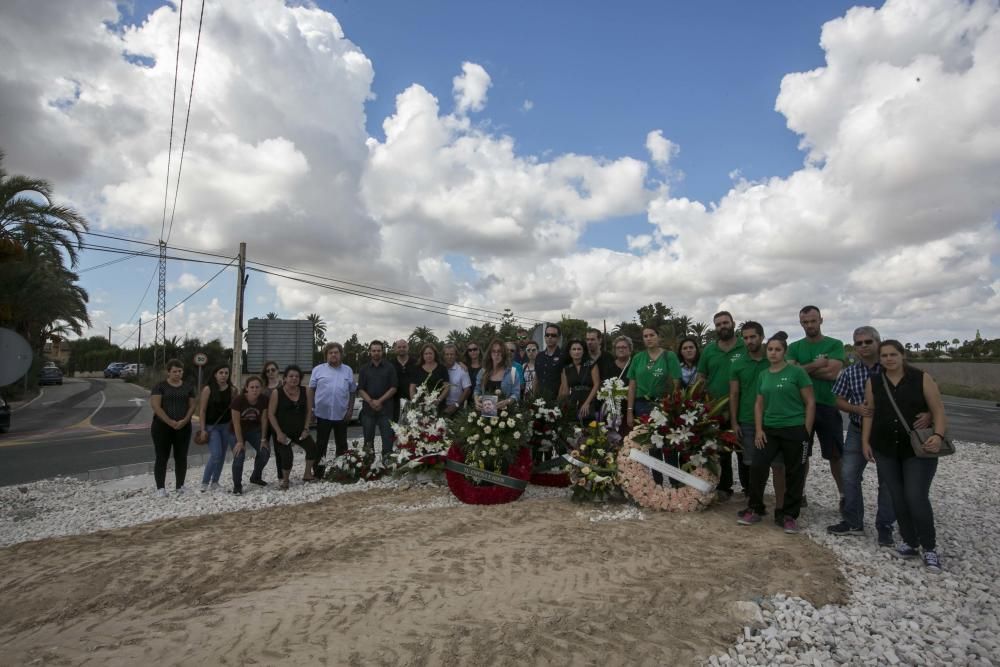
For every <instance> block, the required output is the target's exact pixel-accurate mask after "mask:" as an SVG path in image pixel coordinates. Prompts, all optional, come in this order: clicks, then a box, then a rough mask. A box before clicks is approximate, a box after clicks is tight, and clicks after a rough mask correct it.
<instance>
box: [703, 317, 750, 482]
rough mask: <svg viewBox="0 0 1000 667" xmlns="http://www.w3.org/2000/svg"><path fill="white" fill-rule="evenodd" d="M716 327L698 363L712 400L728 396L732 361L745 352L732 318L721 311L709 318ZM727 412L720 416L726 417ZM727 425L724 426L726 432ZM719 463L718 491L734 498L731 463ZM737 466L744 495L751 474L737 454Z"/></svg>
mask: <svg viewBox="0 0 1000 667" xmlns="http://www.w3.org/2000/svg"><path fill="white" fill-rule="evenodd" d="M712 322H713V323H714V324H715V340H714V341H713V342H711V343H709V344H708V345H706V346H705V349H704V350H702V351H701V359H699V360H698V378H699V379H700V380H702V381H703V382H704V383H705V390H706V391H707V392H708V395H709V396H711V397H712V398H713V399H717V398H725V397H727V396H729V369H730V366H731V365H732V363H733V361H735V360H736V359H741V358H743V357H745V356H746V353H747V348H746V346H745V345H744V344H743V339H742V338H740V337H738V336H736V324H735V323H734V322H733V316H732V315H730V314H729V312H727V311H725V310H723V311H721V312H718V313H716V314H715V316H714V317H712ZM728 414H729V412H728V411H726V412H724V413H723V415H724V416H725V415H728ZM729 426H730V425H724V428H729ZM719 463H720V468H721V470H720V472H721V477H720V479H719V488H718V491H720V492H722V493H724V494H727V495H730V496H731V495H732V494H733V460H732V457H731V456H723V457H722V458H721V460H720V461H719ZM736 463H737V466H738V469H739V475H740V485H741V486H742V487H743V492H744V493H746V491H747V490H748V489H749V488H750V473H749V470H748V469H747V466H746V464H745V463H744V462H743V453H742V452H737V453H736Z"/></svg>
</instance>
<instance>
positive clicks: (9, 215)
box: [0, 151, 87, 267]
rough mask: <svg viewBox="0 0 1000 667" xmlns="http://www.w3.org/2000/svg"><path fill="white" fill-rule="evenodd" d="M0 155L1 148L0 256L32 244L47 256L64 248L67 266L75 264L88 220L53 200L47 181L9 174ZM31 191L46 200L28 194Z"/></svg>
mask: <svg viewBox="0 0 1000 667" xmlns="http://www.w3.org/2000/svg"><path fill="white" fill-rule="evenodd" d="M3 158H4V153H3V151H0V258H3V256H4V255H5V254H6V255H7V257H8V258H10V257H14V256H17V255H19V254H22V253H24V252H25V251H26V249H27V248H28V246H29V245H33V246H36V247H40V248H43V249H44V250H45V253H44V254H46V255H48V256H50V257H56V256H59V251H60V250H61V251H64V252H65V253H66V256H67V257H69V264H70V266H71V267H75V266H76V263H77V259H78V254H77V251H78V250H79V249H80V245H81V244H82V243H83V233H84V232H86V231H87V221H86V220H85V219H84V217H83V216H82V215H80V214H79V213H77V212H76V211H75V210H74V209H73V208H72V207H69V206H58V205H55V204H53V203H52V186H51V185H49V183H48V181H44V180H41V179H38V178H29V177H27V176H20V175H17V174H8V173H7V171H6V170H5V169H4V168H3ZM32 192H35V193H37V194H38V195H40V196H41V197H42V198H43V199H44V200H45V203H44V204H42V203H40V202H38V201H36V200H35V198H32V197H30V196H27V195H28V194H29V193H32Z"/></svg>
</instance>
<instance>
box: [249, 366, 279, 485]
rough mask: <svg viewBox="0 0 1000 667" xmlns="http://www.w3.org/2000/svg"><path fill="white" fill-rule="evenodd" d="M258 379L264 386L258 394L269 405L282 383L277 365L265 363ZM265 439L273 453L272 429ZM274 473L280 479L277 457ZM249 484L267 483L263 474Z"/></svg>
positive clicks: (275, 458) (268, 431) (276, 458)
mask: <svg viewBox="0 0 1000 667" xmlns="http://www.w3.org/2000/svg"><path fill="white" fill-rule="evenodd" d="M260 377H261V380H262V381H263V383H264V386H263V387H262V388H261V390H260V394H261V396H263V397H264V399H265V400H267V401H268V403H270V401H271V394H272V393H273V392H274V391H275V390H276V389H277V388H278V387H280V386H281V383H282V379H281V371H280V370H279V369H278V363H277V362H275V361H271V360H268V361H265V362H264V368H263V369H261V374H260ZM265 421H266V420H265ZM267 438H268V440H269V441H270V443H271V447H272V449H271V451H272V452H273V451H275V450H274V449H273V447H274V445H275V439H274V429H273V428H269V429H268V430H267ZM261 472H262V473H263V471H261ZM274 472H275V476H276V477H277V478H278V479H281V464H280V463H279V462H278V457H277V456H275V457H274ZM250 482H251V483H253V484H258V485H260V486H267V482H265V481H264V477H263V474H262V475H261V478H260V480H259V481H257V480H254V479H253V478H251V479H250Z"/></svg>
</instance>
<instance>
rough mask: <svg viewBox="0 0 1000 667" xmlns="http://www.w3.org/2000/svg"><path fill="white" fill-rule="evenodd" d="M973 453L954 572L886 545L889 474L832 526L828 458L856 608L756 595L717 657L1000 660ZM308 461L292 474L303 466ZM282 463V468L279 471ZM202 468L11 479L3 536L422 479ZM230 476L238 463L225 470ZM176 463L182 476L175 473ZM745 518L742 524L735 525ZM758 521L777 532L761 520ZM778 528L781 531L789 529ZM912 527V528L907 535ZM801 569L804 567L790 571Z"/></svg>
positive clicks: (545, 493) (950, 516)
mask: <svg viewBox="0 0 1000 667" xmlns="http://www.w3.org/2000/svg"><path fill="white" fill-rule="evenodd" d="M957 446H958V451H959V453H958V454H957V455H956V456H953V457H949V458H947V459H944V460H942V461H941V463H940V464H939V467H938V472H937V476H936V478H935V480H934V484H933V486H932V488H931V499H932V502H933V504H934V511H935V521H936V525H937V530H938V549H939V553H940V554H941V558H942V565H943V568H944V571H943V572H942V573H941V574H937V575H935V574H931V573H929V572H927V571H926V570H925V569H924V567H923V564H922V562H920V561H900V560H898V559H896V558H894V557H892V555H891V553H890V551H889V550H887V549H880V548H879V547H878V546H877V545H876V542H875V534H874V501H875V474H874V469H873V468H872V467H869V470H868V471H867V472H866V475H865V499H866V506H867V511H866V520H867V523H868V534H866V535H865V536H864V537H832V536H829V535H827V534H826V526H827V525H829V524H832V523H835V522H836V521H838V520H839V516H838V513H837V511H836V507H837V497H836V491H835V486H834V484H833V480H832V479H831V478H830V475H829V471H828V469H827V467H826V465H825V464H824V463H823V462H822V461H821V459H819V457H816V458H815V459H814V464H813V468H812V470H811V471H810V477H809V484H808V489H807V493H808V496H809V502H810V506H809V508H807V509H806V510H805V511H804V513H803V516H802V517H801V523H802V525H803V528H804V532H803V535H800V536H789V538H788V539H813V540H815V541H816V542H818V543H820V544H822V545H825V546H827V547H829V548H830V549H831V550H832V551H833V552H834V553H835V554H837V556H839V558H840V567H841V570H842V572H843V573H844V575H845V577H846V578H847V581H848V583H849V584H850V586H851V589H852V593H851V595H850V599H849V600H848V603H847V605H846V606H843V607H841V606H833V605H827V606H824V607H821V608H819V609H816V608H814V607H813V606H812V605H811V604H809V603H808V602H806V601H805V600H802V599H799V598H789V597H785V596H782V595H777V596H774V597H769V598H764V599H759V600H754V601H752V602H754V603H755V604H757V605H759V608H760V611H761V615H762V618H763V623H762V624H757V626H756V627H751V626H747V627H745V628H743V630H742V633H741V634H739V636H738V638H735V637H734V639H735V644H734V645H733V646H732V647H731V648H730V649H729V650H728V653H720V654H718V655H714V656H711V657H710V658H709V659H708V660H706V664H711V665H776V664H790V665H831V664H842V665H898V664H905V665H995V664H996V665H1000V602H998V600H1000V522H997V521H996V518H997V517H998V516H1000V484H998V483H997V480H998V479H1000V447H998V446H995V445H986V444H980V443H964V442H960V443H957ZM301 466H302V461H301V459H300V460H299V462H298V464H297V466H296V469H295V470H294V471H293V472H292V479H293V480H295V479H297V478H301V476H302V468H301ZM272 470H273V469H272V468H268V471H267V472H268V473H271V474H273V473H272ZM201 473H202V468H201V467H196V468H192V469H190V470H189V471H188V480H189V483H193V486H192V488H191V489H190V490H189V491H188V493H186V494H184V495H176V494H174V493H173V492H171V493H170V495H169V497H167V498H158V497H156V496H155V494H154V491H153V483H152V476H150V475H140V476H136V477H133V478H126V479H123V480H117V481H115V482H81V481H78V480H75V479H66V478H57V479H51V480H45V481H41V482H35V483H31V484H23V485H16V486H7V487H0V546H7V545H11V544H17V543H19V542H25V541H29V540H37V539H42V538H46V537H54V536H61V535H75V534H81V533H91V532H95V531H100V530H107V529H113V528H122V527H126V526H132V525H137V524H141V523H146V522H149V521H154V520H157V519H164V518H170V517H182V516H184V517H187V516H198V515H204V514H216V513H221V512H235V511H241V510H248V509H251V510H252V509H262V508H266V507H275V506H279V505H292V504H297V503H304V502H311V501H315V500H319V499H321V498H326V497H331V496H336V495H339V494H341V493H349V492H355V491H364V490H368V489H391V488H402V487H405V486H408V485H410V484H411V483H412V482H409V481H406V480H405V479H404V480H395V479H385V480H380V481H378V482H361V483H358V484H353V485H340V484H328V483H317V484H302V483H301V482H299V483H297V484H293V486H292V488H291V489H290V490H289V491H287V492H282V491H279V490H278V489H277V487H276V485H275V484H273V483H272V484H271V485H270V486H268V487H266V488H263V489H262V488H260V487H256V486H254V485H252V484H246V485H245V486H244V491H245V495H243V496H233V495H231V494H226V493H218V494H213V493H206V494H201V493H199V492H198V488H199V487H200V484H198V482H200V480H201ZM227 475H228V465H227V468H226V470H225V471H224V473H223V481H225V480H226V477H227ZM172 476H173V473H172V472H168V473H167V480H168V482H167V483H168V487H169V485H171V484H172V483H173V481H172ZM428 486H430V487H432V488H438V489H440V492H441V495H440V497H436V498H433V499H431V500H429V501H425V502H422V503H416V504H413V505H407V506H403V507H398V509H399V510H400V511H410V512H415V511H421V510H425V509H446V508H449V507H457V506H458V504H459V503H458V502H457V501H456V500H455V499H454V498H453V497H452V496H451V495H450V494H449V493H448V491H447V490H446V489H445V488H444V487H443V485H441V484H437V485H434V484H433V483H432V484H429V485H428ZM567 494H568V490H567V489H555V488H549V487H535V486H532V487H529V488H528V491H527V492H526V493H525V495H524V498H525V499H533V498H555V497H565V496H567ZM577 514H578V517H579V518H580V519H585V520H589V521H591V522H597V521H623V520H642V519H643V518H644V513H643V511H642V510H640V509H639V508H635V507H623V506H618V507H610V506H608V507H603V506H597V507H594V508H593V509H587V510H581V511H579V512H578V513H577ZM734 529H735V524H734ZM757 529H760V530H768V529H772V527H771V526H768V525H761V526H759V527H758V528H757ZM773 529H775V530H776V529H777V528H776V527H775V528H773ZM897 539H898V534H897ZM789 576H792V577H794V576H796V573H794V572H792V573H789Z"/></svg>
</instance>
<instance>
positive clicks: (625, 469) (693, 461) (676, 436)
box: [617, 382, 735, 512]
mask: <svg viewBox="0 0 1000 667" xmlns="http://www.w3.org/2000/svg"><path fill="white" fill-rule="evenodd" d="M728 400H729V399H728V398H722V399H719V400H716V401H711V400H709V399H708V396H707V395H706V394H705V391H704V388H703V387H702V383H700V382H698V383H695V384H694V385H692V386H691V387H689V388H687V389H677V390H675V391H673V392H671V393H670V394H668V395H667V396H666V397H665V398H664V399H663V401H662V403H661V404H660V405H657V406H656V407H655V408H653V410H652V412H651V413H650V414H649V416H648V417H643V418H641V420H640V421H641V423H640V424H637V425H636V427H635V428H634V429H633V430H632V432H631V433H629V435H628V437H626V438H625V441H624V442H623V443H622V447H621V450H620V451H619V452H618V459H617V463H618V481H619V483H620V484H621V487H622V490H623V491H624V492H625V493H626V494H627V495H628V496H629V497H630V498H632V499H633V500H635V502H636V503H638V504H639V505H641V506H643V507H648V508H650V509H658V510H665V511H669V512H694V511H698V510H702V509H705V508H706V507H708V506H709V505H710V504H711V502H712V500H713V499H714V498H715V487H716V485H717V484H718V482H719V471H720V468H719V457H720V455H721V454H722V453H728V452H731V451H732V448H733V445H734V443H735V439H734V438H733V436H732V434H731V433H729V432H728V431H723V430H722V422H723V418H722V416H721V415H722V410H723V408H724V407H725V406H726V404H727V403H728ZM633 450H637V451H638V452H641V453H644V454H649V455H650V456H653V457H654V458H656V459H659V460H662V461H664V462H665V463H666V464H668V465H670V466H673V467H674V468H675V469H677V470H678V471H680V472H681V473H687V474H688V475H691V476H693V477H694V478H697V479H690V478H687V479H689V480H690V482H691V483H679V482H674V481H672V480H665V481H664V483H663V484H660V483H658V482H657V481H656V480H655V478H654V476H653V472H652V470H651V469H650V468H649V467H647V466H646V465H644V464H642V463H640V462H639V461H637V460H635V459H634V458H632V457H630V453H631V452H632V451H633ZM680 476H682V477H683V475H680ZM695 483H697V486H696V485H695ZM699 487H700V488H699Z"/></svg>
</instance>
